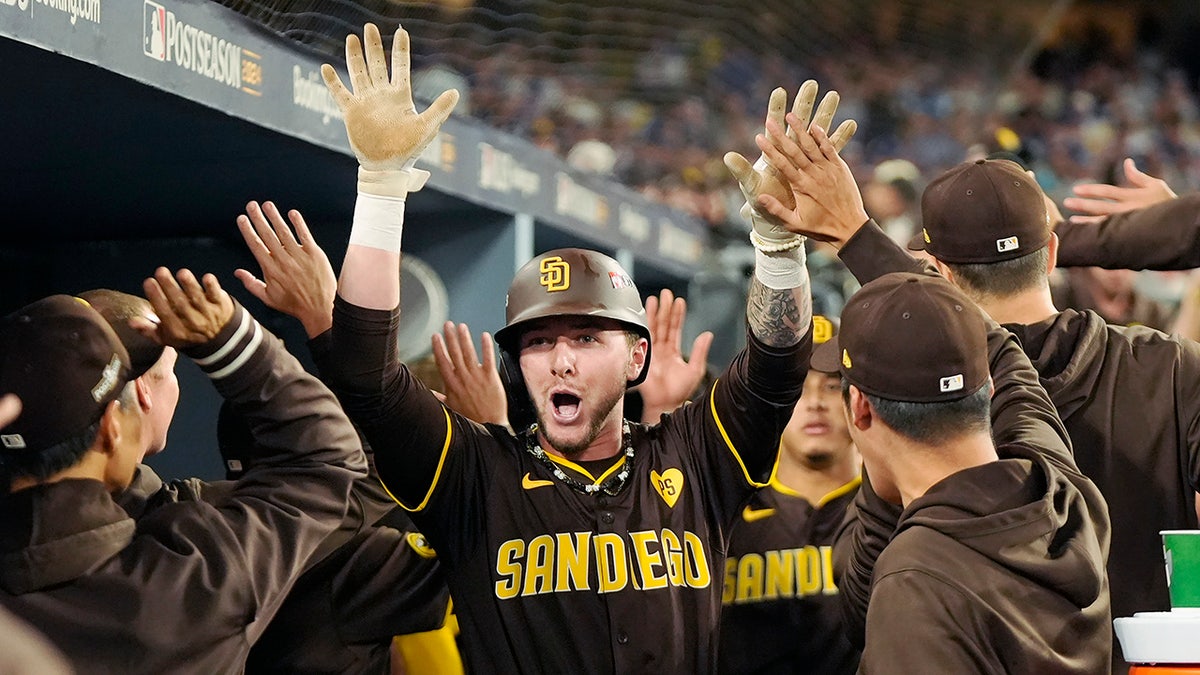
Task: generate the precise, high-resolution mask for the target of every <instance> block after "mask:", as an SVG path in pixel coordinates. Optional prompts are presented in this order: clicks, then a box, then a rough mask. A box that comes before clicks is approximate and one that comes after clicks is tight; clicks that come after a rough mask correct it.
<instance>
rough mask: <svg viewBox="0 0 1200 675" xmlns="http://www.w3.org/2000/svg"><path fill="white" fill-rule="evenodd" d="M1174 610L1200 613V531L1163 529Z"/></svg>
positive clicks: (1169, 585) (1169, 586) (1164, 548)
mask: <svg viewBox="0 0 1200 675" xmlns="http://www.w3.org/2000/svg"><path fill="white" fill-rule="evenodd" d="M1159 534H1161V535H1162V538H1163V558H1164V559H1165V560H1166V563H1167V587H1168V588H1169V589H1170V591H1171V610H1172V611H1183V612H1200V530H1163V531H1162V532H1159Z"/></svg>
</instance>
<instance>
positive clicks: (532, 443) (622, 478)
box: [524, 420, 633, 497]
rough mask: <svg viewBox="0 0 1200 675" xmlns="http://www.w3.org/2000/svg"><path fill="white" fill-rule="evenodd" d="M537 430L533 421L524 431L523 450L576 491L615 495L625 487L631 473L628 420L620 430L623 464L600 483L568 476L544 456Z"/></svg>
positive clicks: (631, 461)
mask: <svg viewBox="0 0 1200 675" xmlns="http://www.w3.org/2000/svg"><path fill="white" fill-rule="evenodd" d="M537 430H538V425H537V424H536V423H534V424H532V425H530V427H529V429H527V430H526V431H525V433H524V436H525V450H526V451H527V452H528V453H529V454H531V455H533V457H534V459H537V460H538V461H539V462H541V463H542V464H544V465H545V466H546V468H547V469H550V473H553V474H554V477H555V478H557V479H558V480H560V481H562V482H563V483H566V484H567V485H568V486H570V487H572V488H574V489H575V490H576V491H578V492H582V493H584V494H588V495H590V494H595V493H597V492H603V493H604V494H606V495H608V496H610V497H616V496H617V495H618V494H620V492H621V490H622V489H624V488H625V482H626V481H628V480H629V475H630V474H631V473H633V438H632V435H631V434H630V433H629V420H625V421H624V423H623V427H622V432H621V440H622V441H623V442H624V444H625V466H623V467H621V470H620V471H618V472H617V475H615V476H613V477H612V478H609V479H608V480H606V481H604V483H602V484H600V485H596V484H595V483H584V482H582V481H579V480H576V479H574V478H572V477H570V476H568V475H567V474H566V472H565V471H563V470H562V469H561V468H560V467H559V466H558V464H557V463H556V462H555V461H554V460H552V459H550V458H549V457H548V456H546V451H545V450H543V449H542V446H541V445H540V444H539V443H538V442H537Z"/></svg>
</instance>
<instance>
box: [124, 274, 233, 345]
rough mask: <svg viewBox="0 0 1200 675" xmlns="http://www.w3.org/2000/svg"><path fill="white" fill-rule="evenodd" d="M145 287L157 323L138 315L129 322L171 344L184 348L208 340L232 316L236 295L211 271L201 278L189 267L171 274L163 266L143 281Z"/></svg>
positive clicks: (164, 342) (148, 334) (141, 330)
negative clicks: (198, 278)
mask: <svg viewBox="0 0 1200 675" xmlns="http://www.w3.org/2000/svg"><path fill="white" fill-rule="evenodd" d="M142 290H144V291H145V293H146V299H147V300H149V301H150V305H151V306H152V307H153V308H154V313H155V314H156V315H157V316H158V323H154V322H153V321H151V320H150V319H147V318H145V317H135V318H133V319H130V320H129V325H130V326H132V327H133V328H134V329H136V330H137V331H138V332H140V333H141V334H142V335H145V336H146V337H148V338H150V339H151V340H154V341H155V342H158V343H159V344H162V345H166V346H168V347H174V348H176V349H180V350H182V349H187V348H189V347H195V346H198V345H202V344H205V343H207V342H209V341H211V340H212V339H213V338H215V337H216V336H217V334H218V333H220V332H221V329H222V328H224V327H225V324H227V323H229V320H230V319H232V318H233V299H232V298H230V297H229V294H228V293H226V292H225V291H224V290H222V289H221V285H220V284H218V283H217V278H216V277H215V276H213V275H211V274H205V275H204V276H203V278H202V279H201V280H199V281H198V280H197V279H196V276H195V275H194V274H192V273H191V271H189V270H186V269H182V270H179V272H177V273H176V274H175V275H174V276H171V270H169V269H167V268H165V267H160V268H158V269H157V270H155V271H154V276H153V277H151V278H149V279H146V281H145V282H143V283H142Z"/></svg>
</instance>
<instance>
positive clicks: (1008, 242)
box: [996, 237, 1021, 253]
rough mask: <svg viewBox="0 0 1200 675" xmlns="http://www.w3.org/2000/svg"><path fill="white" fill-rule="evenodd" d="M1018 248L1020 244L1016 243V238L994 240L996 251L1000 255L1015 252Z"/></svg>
mask: <svg viewBox="0 0 1200 675" xmlns="http://www.w3.org/2000/svg"><path fill="white" fill-rule="evenodd" d="M1018 248H1021V244H1020V242H1019V241H1017V238H1016V237H1006V238H1004V239H997V240H996V250H997V251H999V252H1001V253H1004V252H1006V251H1015V250H1017V249H1018Z"/></svg>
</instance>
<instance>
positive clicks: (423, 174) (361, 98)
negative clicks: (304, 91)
mask: <svg viewBox="0 0 1200 675" xmlns="http://www.w3.org/2000/svg"><path fill="white" fill-rule="evenodd" d="M363 40H364V41H365V43H366V44H365V45H363V44H361V43H360V42H359V39H358V36H357V35H353V34H351V35H348V36H346V69H347V71H349V74H350V85H351V86H352V87H353V88H354V92H353V93H351V92H350V90H348V89H347V88H346V86H345V85H344V84H342V80H341V79H340V78H339V77H338V75H337V73H336V72H335V71H334V69H333V66H331V65H329V64H328V63H326V64H324V65H322V66H321V75H322V76H323V77H324V78H325V86H327V87H329V93H330V94H332V95H333V100H334V101H336V102H337V105H338V107H339V108H341V110H342V114H343V115H344V116H345V122H346V135H347V136H348V137H349V138H350V147H351V148H352V149H353V150H354V154H355V156H357V157H358V163H359V170H358V191H359V192H362V193H367V194H372V195H378V196H382V197H396V198H400V199H403V198H404V196H405V195H406V194H408V193H409V192H416V191H417V190H420V189H421V188H422V187H423V186H424V185H425V181H426V180H428V178H429V172H428V171H422V170H420V169H416V168H414V165H415V164H416V161H417V157H418V156H420V154H421V151H422V150H424V149H425V147H426V146H427V145H429V143H430V142H431V141H432V140H433V138H434V136H437V133H438V130H439V129H440V128H441V126H442V123H443V122H445V121H446V118H447V117H449V116H450V111H451V110H453V109H454V106H455V104H456V103H458V90H457V89H451V90H449V91H445V92H442V95H441V96H438V98H437V100H436V101H434V102H433V105H431V106H429V108H428V109H426V110H425V112H423V113H420V114H418V113H417V108H416V106H415V105H413V100H412V86H411V79H410V78H409V47H408V32H407V31H405V30H404V29H403V28H397V29H396V36H395V38H394V40H393V41H392V75H391V77H390V78H389V77H388V68H387V57H386V54H385V53H384V49H383V39H382V38H381V37H380V35H379V28H377V27H376V26H375V24H370V23H369V24H367V25H366V26H364V27H363Z"/></svg>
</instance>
